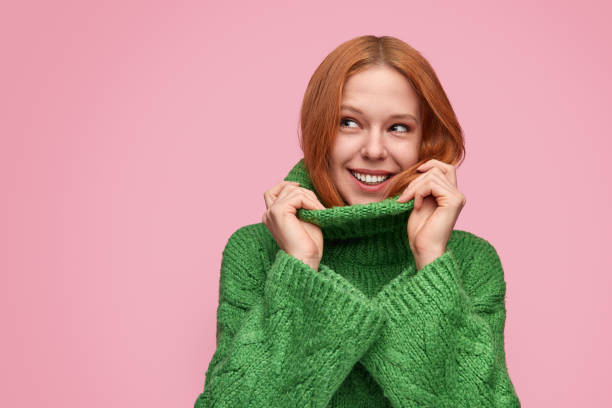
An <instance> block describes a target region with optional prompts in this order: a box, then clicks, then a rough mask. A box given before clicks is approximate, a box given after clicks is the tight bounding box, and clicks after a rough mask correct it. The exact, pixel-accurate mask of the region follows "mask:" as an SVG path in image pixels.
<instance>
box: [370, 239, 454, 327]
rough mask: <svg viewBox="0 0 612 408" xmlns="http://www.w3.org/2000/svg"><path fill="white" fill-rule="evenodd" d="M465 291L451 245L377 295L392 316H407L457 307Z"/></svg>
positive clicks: (402, 317)
mask: <svg viewBox="0 0 612 408" xmlns="http://www.w3.org/2000/svg"><path fill="white" fill-rule="evenodd" d="M405 272H406V271H405ZM461 291H462V289H461V284H460V279H459V266H458V264H457V261H456V260H455V257H454V255H453V252H452V250H450V249H447V250H446V251H445V252H444V253H443V254H442V255H440V256H439V257H438V258H436V259H435V260H433V261H432V262H430V263H428V264H427V265H425V266H424V267H423V268H421V269H420V270H419V271H418V272H417V273H416V274H414V272H413V271H411V273H402V275H400V276H399V277H398V279H396V280H395V281H392V282H391V283H390V284H389V285H387V286H386V287H385V288H383V290H381V291H380V292H379V293H378V294H377V295H376V300H377V302H378V303H379V304H383V305H385V309H386V311H387V313H389V314H390V315H391V318H392V319H393V317H395V318H397V319H404V318H405V317H406V316H417V315H423V313H427V314H428V315H430V314H431V312H432V311H434V312H441V311H442V312H443V311H445V310H448V309H449V308H454V307H456V306H458V303H459V302H460V301H461Z"/></svg>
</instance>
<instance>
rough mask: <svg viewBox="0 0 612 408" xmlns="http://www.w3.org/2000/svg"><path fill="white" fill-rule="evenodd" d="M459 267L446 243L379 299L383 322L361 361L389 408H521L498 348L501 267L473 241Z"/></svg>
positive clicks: (486, 247) (503, 284) (495, 257)
mask: <svg viewBox="0 0 612 408" xmlns="http://www.w3.org/2000/svg"><path fill="white" fill-rule="evenodd" d="M470 251H472V252H474V254H475V255H474V257H473V258H472V260H469V261H467V262H466V263H465V264H463V266H462V268H463V269H462V272H463V273H461V272H460V269H459V265H458V263H457V260H456V258H455V255H454V252H453V249H450V248H448V249H447V250H446V252H444V253H443V254H442V255H441V256H439V257H438V258H436V259H435V260H434V261H433V262H431V263H429V264H427V265H425V266H424V267H423V268H422V269H421V270H419V271H417V273H416V275H414V274H413V272H410V273H408V272H407V271H404V272H403V273H402V274H401V275H400V276H399V277H398V278H396V280H395V281H393V282H392V283H391V284H390V285H388V286H387V287H385V288H384V289H383V290H382V291H381V292H380V293H379V294H378V295H377V296H376V300H377V301H378V302H379V304H380V305H381V307H382V308H383V310H384V312H385V313H386V314H387V315H388V320H387V324H386V325H385V327H384V328H383V331H382V333H381V337H380V339H379V340H377V341H376V342H375V343H374V344H373V346H372V348H371V349H370V350H368V352H367V353H366V354H365V355H364V356H363V358H362V359H361V362H362V364H363V365H364V366H365V367H366V368H367V369H368V371H369V372H370V373H371V374H372V376H373V377H374V378H375V379H376V381H377V382H378V383H379V384H380V385H381V387H382V388H383V389H384V392H385V395H386V396H387V397H388V398H389V400H390V402H391V403H392V405H393V406H394V407H416V406H419V407H420V406H424V407H445V408H451V407H453V408H456V407H520V402H519V400H518V397H517V395H516V392H515V390H514V387H513V385H512V382H511V381H510V378H509V376H508V372H507V368H506V361H505V352H504V326H505V319H506V309H505V293H506V282H505V281H504V273H503V269H502V266H501V263H500V260H499V257H498V255H497V252H496V251H495V249H494V248H493V246H491V245H490V244H489V243H488V242H487V241H485V240H482V239H479V240H478V241H477V242H475V243H474V244H473V246H472V247H471V248H470Z"/></svg>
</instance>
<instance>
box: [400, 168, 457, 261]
mask: <svg viewBox="0 0 612 408" xmlns="http://www.w3.org/2000/svg"><path fill="white" fill-rule="evenodd" d="M417 170H418V171H422V172H424V173H423V174H420V175H419V176H418V177H417V178H415V179H414V180H413V181H412V182H411V183H410V184H409V185H408V186H407V187H406V189H405V190H404V191H403V192H402V194H401V195H400V196H399V198H398V199H397V201H398V202H408V201H410V200H411V199H412V198H414V208H413V209H412V212H411V214H410V217H409V218H408V225H407V228H406V229H407V232H408V242H409V243H410V249H411V250H412V254H413V255H414V259H415V261H416V265H417V270H419V269H421V268H422V267H423V266H425V265H427V264H428V263H430V262H432V261H434V260H435V259H436V258H437V257H439V256H440V255H442V254H443V253H444V251H446V244H447V243H448V239H449V238H450V235H451V232H452V231H453V227H454V226H455V222H456V221H457V218H458V217H459V213H460V212H461V210H462V209H463V206H465V202H466V200H465V196H464V195H463V194H462V193H461V191H459V190H458V189H457V175H456V172H455V166H453V165H452V164H448V163H444V162H441V161H439V160H436V159H431V160H428V161H426V162H425V163H423V164H422V165H421V166H419V167H417Z"/></svg>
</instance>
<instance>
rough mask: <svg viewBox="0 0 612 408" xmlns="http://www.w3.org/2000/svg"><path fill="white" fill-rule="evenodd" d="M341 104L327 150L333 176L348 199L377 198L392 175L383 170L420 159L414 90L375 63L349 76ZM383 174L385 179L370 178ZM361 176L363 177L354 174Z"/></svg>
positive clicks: (397, 170) (369, 200)
mask: <svg viewBox="0 0 612 408" xmlns="http://www.w3.org/2000/svg"><path fill="white" fill-rule="evenodd" d="M341 105H342V106H341V111H340V115H341V116H340V118H341V119H340V123H339V124H338V132H337V135H336V139H335V140H334V143H333V145H332V147H331V151H330V160H329V170H330V175H331V178H332V181H333V182H334V185H335V186H336V188H337V189H338V191H339V193H340V195H341V196H342V198H343V199H344V201H345V203H346V204H347V205H352V204H367V203H372V202H377V201H381V200H383V199H384V198H385V189H386V187H387V186H388V185H389V180H390V178H389V177H388V176H386V175H390V176H393V175H395V174H398V173H400V172H402V171H404V170H406V169H407V168H409V167H410V166H412V165H414V164H415V163H417V161H418V155H419V147H420V145H421V138H422V134H421V129H422V128H421V123H420V106H419V99H418V96H417V94H416V92H415V90H414V88H413V87H412V85H411V84H410V82H408V80H407V79H406V78H405V77H404V76H403V75H402V74H400V73H399V72H398V71H396V70H395V69H393V68H390V67H388V66H374V67H371V68H368V69H366V70H364V71H361V72H358V73H357V74H354V75H352V76H350V77H349V78H348V79H347V81H346V82H345V84H344V88H343V91H342V104H341ZM351 170H353V171H351ZM354 170H357V173H359V174H360V175H354ZM359 170H361V171H359ZM374 173H381V174H379V176H374ZM385 174H386V175H385ZM381 175H382V176H385V177H387V179H386V180H385V181H383V182H381V183H378V184H374V183H377V182H378V180H379V179H380V178H379V177H380V176H381ZM364 176H365V179H364V180H365V181H363V182H362V181H359V180H358V179H357V177H361V178H364Z"/></svg>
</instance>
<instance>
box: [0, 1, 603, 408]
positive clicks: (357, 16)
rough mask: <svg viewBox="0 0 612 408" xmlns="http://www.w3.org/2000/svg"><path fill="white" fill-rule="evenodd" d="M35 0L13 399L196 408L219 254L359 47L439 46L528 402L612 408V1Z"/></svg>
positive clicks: (18, 143) (9, 8) (1, 154)
mask: <svg viewBox="0 0 612 408" xmlns="http://www.w3.org/2000/svg"><path fill="white" fill-rule="evenodd" d="M6 3H8V2H6ZM28 3H30V2H27V1H21V2H12V3H10V4H4V5H3V6H2V10H0V34H1V35H0V42H1V44H2V47H1V49H2V64H0V70H2V75H1V76H0V81H1V83H0V85H1V86H0V89H1V91H0V95H1V98H2V100H1V106H0V108H1V109H0V118H1V121H0V123H1V127H2V128H1V130H0V136H1V142H2V144H1V146H0V181H1V187H2V200H1V204H0V205H1V206H2V211H1V216H0V217H1V224H0V230H1V231H2V234H1V237H2V238H1V242H0V262H1V265H0V270H1V271H2V281H1V286H0V287H1V288H2V293H1V296H0V302H1V303H0V315H1V317H2V336H1V338H2V340H1V341H2V348H1V350H2V354H1V355H0V359H1V361H2V364H1V366H2V368H1V370H2V371H1V372H2V377H3V378H2V379H1V380H2V381H1V384H2V390H1V395H2V405H3V406H6V407H39V406H54V407H90V408H97V407H134V406H138V407H151V408H153V407H190V406H193V403H194V401H195V398H196V397H197V395H198V394H199V392H200V391H201V390H202V387H203V384H204V373H205V370H206V368H207V366H208V363H209V361H210V358H211V357H212V354H213V352H214V347H215V315H216V307H217V294H218V292H217V291H218V278H219V266H220V260H221V251H222V249H223V247H224V245H225V243H226V241H227V238H228V237H229V235H230V234H231V233H232V232H233V231H234V230H236V229H237V228H238V227H240V226H242V225H245V224H250V223H256V222H259V221H261V215H262V213H263V211H264V209H265V204H264V200H263V192H264V191H265V190H266V189H268V188H270V187H271V186H272V185H274V184H276V183H277V182H279V181H280V180H282V178H284V176H285V174H286V172H287V171H288V170H289V169H290V167H291V166H292V165H293V164H294V163H295V162H296V161H297V160H298V159H299V158H300V157H301V152H300V150H299V146H298V141H297V135H296V132H297V120H298V115H299V108H300V103H301V98H302V96H303V93H304V90H305V88H306V85H307V82H308V80H309V78H310V76H311V74H312V73H313V71H314V69H315V68H316V66H317V65H318V64H319V63H320V62H321V60H322V59H323V58H324V57H325V55H327V54H328V53H329V52H330V51H331V50H332V49H333V48H334V47H336V46H337V45H339V44H340V43H341V42H343V41H346V40H348V39H350V38H353V37H356V36H358V35H362V34H375V35H392V36H396V37H399V38H401V39H403V40H405V41H406V42H408V43H410V44H411V45H413V46H414V47H415V48H417V49H418V50H420V51H421V52H422V53H423V54H424V55H425V57H426V58H428V59H429V61H430V62H431V63H432V65H433V66H434V68H435V69H436V71H437V73H438V75H439V78H440V80H441V82H442V84H443V85H444V86H445V89H446V91H447V93H448V95H449V98H450V99H451V102H452V104H453V106H454V108H455V109H456V113H457V115H458V117H459V120H460V122H461V124H462V126H463V128H464V130H465V135H466V144H467V158H466V161H465V162H464V164H463V165H462V166H460V167H459V170H458V176H459V188H460V190H461V191H462V192H463V193H464V194H465V195H466V197H467V198H468V200H467V205H466V207H465V208H464V210H463V212H462V214H461V217H460V218H459V221H458V223H457V226H456V228H458V229H465V230H469V231H471V232H474V233H475V234H477V235H480V236H482V237H484V238H486V239H488V240H489V241H490V242H491V243H492V244H493V245H494V246H495V247H496V248H497V250H498V252H499V254H500V257H501V260H502V264H503V266H504V269H505V273H506V280H507V283H508V287H507V307H508V317H507V321H506V356H507V362H508V369H509V372H510V376H511V378H512V380H513V382H514V384H515V387H516V389H517V393H518V395H519V397H520V399H521V401H522V402H523V405H524V406H526V407H573V406H588V407H595V406H599V407H603V406H610V405H609V404H610V397H609V385H610V381H611V376H610V374H609V367H610V366H612V353H610V349H609V345H610V344H612V333H611V324H610V323H611V310H612V301H611V300H610V293H611V291H612V274H611V272H612V268H611V266H612V259H611V258H612V257H611V255H610V253H611V251H610V249H609V244H610V242H611V238H612V237H611V231H612V216H611V214H610V210H611V208H612V203H611V201H612V194H611V190H612V189H611V188H610V187H611V185H610V184H611V183H610V177H609V175H610V174H611V173H612V166H611V165H610V162H607V161H606V160H605V158H606V156H608V155H609V154H610V151H611V148H612V142H611V141H610V140H611V136H610V128H609V126H608V123H607V118H608V117H609V114H610V113H609V111H610V107H611V106H612V101H611V95H612V80H611V76H610V73H611V72H612V58H611V55H612V53H611V52H610V43H609V42H610V38H612V32H611V30H610V28H609V27H610V26H609V25H607V22H608V20H609V18H610V15H611V14H612V13H611V9H610V6H608V5H604V4H605V3H604V2H599V3H597V2H590V1H580V2H578V1H576V2H573V4H569V3H570V2H558V1H550V2H547V1H540V2H537V4H533V2H531V1H522V2H518V3H517V2H516V1H513V2H507V3H505V4H501V3H500V2H490V1H482V2H473V1H468V2H466V1H462V2H450V1H449V2H438V1H433V2H432V1H430V2H410V1H397V2H389V1H378V2H374V3H372V2H371V1H364V2H357V1H355V0H352V1H335V2H331V3H327V2H323V1H309V2H294V4H288V2H281V1H278V2H246V1H244V2H242V3H240V4H236V3H233V2H225V3H224V4H223V5H220V4H213V2H204V4H202V2H198V1H191V2H180V1H179V2H176V1H173V2H170V1H166V2H160V1H157V2H150V1H114V2H104V5H102V3H100V2H87V3H89V4H85V3H86V2H79V1H72V2H68V1H55V2H42V1H40V2H37V3H36V4H28ZM215 3H220V2H215ZM15 4H19V5H18V6H16V5H15Z"/></svg>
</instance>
